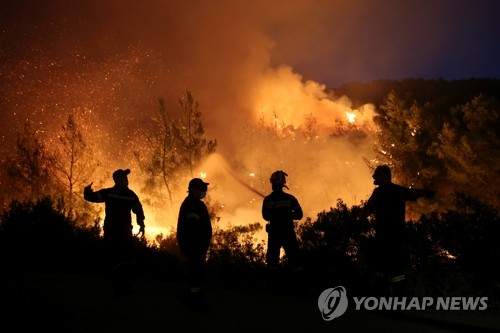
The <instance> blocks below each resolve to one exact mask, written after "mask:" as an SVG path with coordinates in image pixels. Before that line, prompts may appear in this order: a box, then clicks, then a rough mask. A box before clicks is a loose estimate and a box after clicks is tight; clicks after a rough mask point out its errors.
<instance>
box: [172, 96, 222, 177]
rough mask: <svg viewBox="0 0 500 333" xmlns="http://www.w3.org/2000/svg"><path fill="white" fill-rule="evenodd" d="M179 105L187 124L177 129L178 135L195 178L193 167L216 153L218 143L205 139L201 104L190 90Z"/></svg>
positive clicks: (180, 100)
mask: <svg viewBox="0 0 500 333" xmlns="http://www.w3.org/2000/svg"><path fill="white" fill-rule="evenodd" d="M179 104H180V106H181V108H182V110H183V111H184V116H185V117H186V118H185V119H186V122H185V126H182V127H180V128H177V129H178V130H179V132H178V133H177V135H178V138H179V139H180V141H181V142H182V146H183V148H184V151H185V153H186V154H185V155H186V156H185V163H186V164H187V165H188V167H189V171H190V173H191V177H193V176H194V175H193V167H194V166H195V165H196V164H197V163H198V162H199V161H200V159H201V158H202V156H204V155H205V154H209V153H213V152H215V148H216V147H217V141H216V140H209V141H207V140H206V139H205V138H204V135H205V129H204V127H203V123H202V122H201V112H200V110H199V104H198V102H197V101H196V100H195V99H194V97H193V94H192V93H191V92H190V91H189V90H188V91H186V93H185V95H184V96H183V97H182V98H180V99H179Z"/></svg>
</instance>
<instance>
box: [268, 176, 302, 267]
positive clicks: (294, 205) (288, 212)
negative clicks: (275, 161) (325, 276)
mask: <svg viewBox="0 0 500 333" xmlns="http://www.w3.org/2000/svg"><path fill="white" fill-rule="evenodd" d="M286 176H287V174H286V173H284V172H283V171H281V170H279V171H276V172H275V173H273V175H272V176H271V184H272V187H273V192H272V193H271V194H269V195H268V196H266V197H265V198H264V201H263V203H262V217H263V218H264V220H266V221H268V222H269V223H268V224H267V225H266V231H267V233H268V241H267V253H266V261H267V265H268V267H269V268H274V267H277V266H278V263H279V255H280V250H281V247H283V248H284V250H285V254H286V256H287V259H288V260H289V262H290V264H291V265H292V266H295V267H297V266H298V265H299V247H298V243H297V237H296V234H295V225H294V222H293V221H294V220H300V219H302V217H303V212H302V208H301V206H300V204H299V201H298V200H297V198H295V197H294V196H293V195H291V194H289V193H285V192H284V191H283V187H286V185H285V182H286V181H285V177H286ZM287 188H288V187H287Z"/></svg>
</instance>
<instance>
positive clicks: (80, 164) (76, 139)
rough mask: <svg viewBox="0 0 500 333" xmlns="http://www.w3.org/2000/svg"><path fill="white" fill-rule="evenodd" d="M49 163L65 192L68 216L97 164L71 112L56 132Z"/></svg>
mask: <svg viewBox="0 0 500 333" xmlns="http://www.w3.org/2000/svg"><path fill="white" fill-rule="evenodd" d="M51 163H52V167H53V174H54V176H55V177H56V179H57V180H58V181H59V182H60V183H61V184H62V185H63V186H64V188H65V190H64V191H65V192H66V193H67V204H66V209H67V214H68V216H69V217H71V216H73V214H74V213H75V212H74V210H75V206H76V200H75V198H81V196H80V195H79V193H81V189H82V188H83V185H85V184H86V183H87V182H88V179H89V178H90V176H91V175H92V174H93V172H94V171H95V167H96V166H97V165H98V162H97V160H96V159H95V157H94V154H93V150H92V148H91V147H89V146H88V145H87V143H86V142H85V139H84V136H83V134H82V132H81V126H80V124H79V122H78V121H77V119H76V117H75V114H73V113H72V114H69V115H68V119H67V121H66V123H65V124H64V125H63V126H62V129H61V131H60V133H59V134H58V144H57V145H56V146H55V147H54V149H53V151H52V156H51ZM77 193H78V194H77ZM82 204H83V203H82Z"/></svg>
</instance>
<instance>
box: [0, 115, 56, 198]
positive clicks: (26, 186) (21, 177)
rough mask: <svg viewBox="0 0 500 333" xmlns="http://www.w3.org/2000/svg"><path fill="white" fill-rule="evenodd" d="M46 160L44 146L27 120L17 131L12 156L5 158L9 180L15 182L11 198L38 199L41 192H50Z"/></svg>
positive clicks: (47, 158) (49, 178) (46, 155)
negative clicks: (20, 130)
mask: <svg viewBox="0 0 500 333" xmlns="http://www.w3.org/2000/svg"><path fill="white" fill-rule="evenodd" d="M48 162H49V156H48V152H47V148H46V146H45V145H44V144H43V143H42V141H41V140H40V138H39V136H38V134H37V132H36V131H34V130H33V127H32V124H31V123H30V122H28V121H27V122H26V123H25V124H24V129H23V131H22V132H18V135H17V142H16V151H15V154H14V156H13V157H10V158H7V160H6V173H7V175H8V176H9V180H10V181H11V182H13V183H17V185H15V186H13V188H15V189H16V192H15V193H11V196H12V197H11V199H12V198H18V199H25V198H31V199H38V198H39V197H40V196H41V195H42V194H47V193H50V192H51V186H52V185H53V184H52V182H51V177H50V175H49V163H48Z"/></svg>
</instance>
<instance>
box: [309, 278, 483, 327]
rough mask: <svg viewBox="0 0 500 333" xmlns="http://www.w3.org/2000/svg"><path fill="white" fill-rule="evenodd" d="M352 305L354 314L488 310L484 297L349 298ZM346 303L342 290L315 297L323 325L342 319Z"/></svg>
mask: <svg viewBox="0 0 500 333" xmlns="http://www.w3.org/2000/svg"><path fill="white" fill-rule="evenodd" d="M353 301H354V306H355V310H368V311H372V310H390V311H412V310H413V311H415V310H416V311H425V310H428V309H431V310H444V311H450V310H451V311H454V310H468V311H478V310H479V311H483V310H486V309H487V308H488V297H436V298H434V297H353ZM348 303H349V301H348V299H347V292H346V289H345V288H344V287H343V286H337V287H335V288H328V289H326V290H324V291H323V292H322V293H321V295H319V297H318V307H319V310H320V312H321V316H322V317H323V319H324V320H326V321H330V320H333V319H335V318H338V317H340V316H342V315H343V314H344V313H345V312H346V310H347V306H348Z"/></svg>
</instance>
